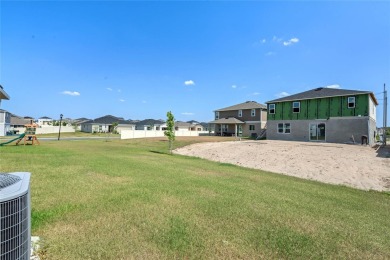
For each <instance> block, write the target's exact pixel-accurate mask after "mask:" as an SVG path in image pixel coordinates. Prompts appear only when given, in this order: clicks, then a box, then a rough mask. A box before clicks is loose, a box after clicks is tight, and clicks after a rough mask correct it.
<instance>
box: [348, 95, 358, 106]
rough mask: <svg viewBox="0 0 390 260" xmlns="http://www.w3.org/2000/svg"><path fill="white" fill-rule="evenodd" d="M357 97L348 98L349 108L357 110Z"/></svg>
mask: <svg viewBox="0 0 390 260" xmlns="http://www.w3.org/2000/svg"><path fill="white" fill-rule="evenodd" d="M355 103H356V100H355V97H348V108H355Z"/></svg>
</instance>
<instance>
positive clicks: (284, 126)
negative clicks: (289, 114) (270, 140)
mask: <svg viewBox="0 0 390 260" xmlns="http://www.w3.org/2000/svg"><path fill="white" fill-rule="evenodd" d="M278 133H279V134H289V133H291V125H290V123H280V124H278Z"/></svg>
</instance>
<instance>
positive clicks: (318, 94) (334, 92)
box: [266, 88, 378, 104]
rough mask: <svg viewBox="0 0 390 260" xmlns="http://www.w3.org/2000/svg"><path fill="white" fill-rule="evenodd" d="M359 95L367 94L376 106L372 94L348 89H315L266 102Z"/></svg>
mask: <svg viewBox="0 0 390 260" xmlns="http://www.w3.org/2000/svg"><path fill="white" fill-rule="evenodd" d="M360 94H369V95H370V96H371V97H372V99H373V100H374V102H375V104H378V102H377V100H376V98H375V96H374V94H373V93H372V92H370V91H361V90H349V89H335V88H315V89H311V90H308V91H305V92H301V93H297V94H294V95H290V96H287V97H282V98H278V99H274V100H271V101H268V102H266V104H269V103H278V102H285V101H293V100H305V99H316V98H326V97H339V96H352V95H360Z"/></svg>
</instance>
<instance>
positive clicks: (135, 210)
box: [0, 137, 390, 259]
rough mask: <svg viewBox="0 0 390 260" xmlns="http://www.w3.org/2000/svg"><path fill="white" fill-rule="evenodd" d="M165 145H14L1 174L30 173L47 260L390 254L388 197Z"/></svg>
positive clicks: (35, 221)
mask: <svg viewBox="0 0 390 260" xmlns="http://www.w3.org/2000/svg"><path fill="white" fill-rule="evenodd" d="M210 140H215V137H214V138H213V137H203V138H178V140H177V141H176V142H175V146H176V147H177V146H183V145H186V144H189V143H193V142H198V141H210ZM216 140H232V139H231V138H225V139H222V138H217V139H216ZM167 147H168V144H167V141H165V139H133V140H117V139H115V140H111V141H108V142H107V141H104V140H82V141H60V142H58V141H53V142H41V145H39V146H38V145H37V146H31V145H26V146H23V145H20V146H15V145H8V146H4V147H0V155H1V157H0V172H13V171H28V172H31V173H32V180H31V196H32V230H33V231H32V235H35V236H40V237H41V239H43V240H44V245H45V246H44V249H45V250H44V251H45V252H44V256H45V257H46V258H47V259H134V258H136V259H139V258H141V259H172V258H186V259H187V258H190V259H207V258H213V259H226V258H230V259H232V258H233V259H259V258H260V259H261V258H266V259H269V258H283V259H286V258H288V259H296V258H299V259H302V258H314V259H318V258H327V259H331V258H341V259H345V258H348V259H355V258H357V259H389V258H390V232H389V230H390V215H389V213H390V194H389V193H384V192H382V193H380V192H373V191H372V192H365V191H361V190H356V189H352V188H348V187H342V186H334V185H328V184H322V183H318V182H313V181H307V180H301V179H297V178H293V177H288V176H282V175H278V174H273V173H267V172H263V171H259V170H252V169H247V168H242V167H238V166H233V165H230V164H221V163H216V162H210V161H206V160H203V159H198V158H191V157H186V156H179V155H169V154H167Z"/></svg>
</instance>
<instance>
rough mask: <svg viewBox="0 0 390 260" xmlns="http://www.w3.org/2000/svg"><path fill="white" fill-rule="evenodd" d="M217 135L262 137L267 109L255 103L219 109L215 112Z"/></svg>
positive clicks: (213, 122)
mask: <svg viewBox="0 0 390 260" xmlns="http://www.w3.org/2000/svg"><path fill="white" fill-rule="evenodd" d="M214 114H215V120H214V121H211V122H209V123H210V124H214V125H215V127H214V131H215V135H234V136H251V137H257V136H259V135H260V133H261V132H262V130H263V129H264V127H265V125H266V123H267V107H266V106H265V105H263V104H260V103H257V102H255V101H247V102H244V103H241V104H237V105H233V106H230V107H225V108H221V109H217V110H215V111H214Z"/></svg>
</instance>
